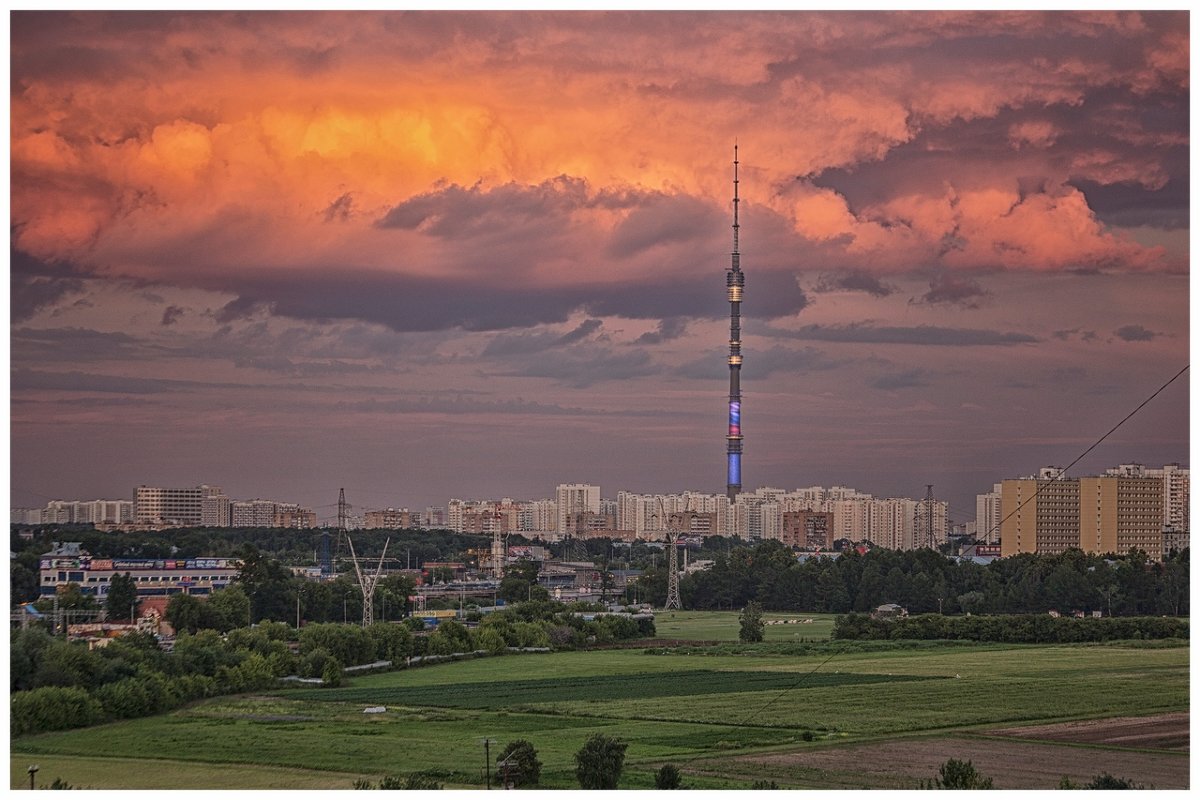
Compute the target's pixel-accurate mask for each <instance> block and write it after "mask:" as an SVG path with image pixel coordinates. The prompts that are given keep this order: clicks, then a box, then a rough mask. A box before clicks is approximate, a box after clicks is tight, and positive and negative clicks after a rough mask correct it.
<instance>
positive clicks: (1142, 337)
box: [1113, 325, 1159, 342]
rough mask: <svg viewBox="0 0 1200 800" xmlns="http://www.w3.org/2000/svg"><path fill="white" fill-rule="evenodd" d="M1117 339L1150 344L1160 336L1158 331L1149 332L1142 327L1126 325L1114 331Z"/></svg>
mask: <svg viewBox="0 0 1200 800" xmlns="http://www.w3.org/2000/svg"><path fill="white" fill-rule="evenodd" d="M1113 333H1114V334H1116V335H1117V338H1119V339H1122V340H1123V341H1126V342H1149V341H1153V340H1154V338H1155V337H1156V336H1158V335H1159V334H1158V333H1157V332H1156V331H1151V330H1147V329H1146V328H1143V327H1142V326H1141V325H1125V326H1123V327H1120V328H1117V329H1116V330H1115V331H1113Z"/></svg>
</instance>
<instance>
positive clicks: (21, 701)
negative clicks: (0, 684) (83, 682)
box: [9, 686, 104, 736]
mask: <svg viewBox="0 0 1200 800" xmlns="http://www.w3.org/2000/svg"><path fill="white" fill-rule="evenodd" d="M9 708H10V712H11V716H10V718H9V721H10V725H9V728H10V730H11V732H12V735H13V736H21V735H23V734H26V733H41V732H42V731H58V730H63V729H66V728H76V727H81V726H84V725H94V724H95V723H97V722H99V721H100V720H101V719H102V718H103V714H104V710H103V709H102V708H101V706H100V702H99V701H98V700H96V699H95V698H94V697H92V696H91V695H89V694H88V693H87V691H86V690H84V689H81V688H79V687H75V686H69V687H58V686H47V687H45V688H42V689H32V690H30V691H28V692H17V693H15V694H13V695H12V697H11V700H10V704H9Z"/></svg>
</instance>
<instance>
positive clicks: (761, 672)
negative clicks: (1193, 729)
mask: <svg viewBox="0 0 1200 800" xmlns="http://www.w3.org/2000/svg"><path fill="white" fill-rule="evenodd" d="M795 616H796V617H799V618H808V617H809V616H813V615H807V616H802V615H795ZM815 619H816V617H814V620H815ZM669 624H670V625H676V626H677V627H678V632H677V633H668V632H666V631H664V628H665V627H666V626H667V625H669ZM817 624H818V623H817V622H814V623H813V624H812V625H804V626H803V627H804V628H810V627H816V626H817ZM731 625H732V629H731V628H730V626H731ZM736 627H737V621H736V614H721V613H718V614H715V615H705V614H699V613H696V612H677V613H676V615H675V616H674V619H671V618H670V615H667V616H666V617H665V618H664V619H662V621H661V622H660V623H659V634H660V636H661V637H663V638H678V639H694V640H705V639H718V640H721V639H736ZM796 627H800V626H782V625H781V626H770V627H768V632H769V633H771V632H773V630H774V629H776V628H796ZM730 630H732V636H730V635H729V631H730ZM806 633H807V632H806ZM713 634H716V635H713ZM826 635H827V633H826ZM811 636H812V635H811V634H808V635H807V636H805V637H803V638H811ZM787 638H788V637H781V638H780V639H778V641H787ZM885 646H886V645H885ZM824 647H825V651H824V652H818V653H811V654H807V655H803V656H786V655H780V654H778V653H774V654H772V653H769V652H766V651H763V652H751V653H740V654H688V655H682V654H678V653H672V652H669V651H668V653H667V654H663V653H662V651H661V650H658V651H655V653H647V652H643V651H641V650H610V651H592V652H566V653H552V654H527V655H520V656H506V657H500V658H487V659H478V660H473V661H463V662H457V663H451V664H443V665H438V666H430V667H424V668H420V669H413V670H407V671H400V672H392V673H382V674H376V675H370V676H364V677H361V678H355V679H353V680H351V681H348V682H347V684H346V685H345V686H343V687H342V688H339V689H297V690H286V691H280V692H278V693H277V694H273V695H270V696H266V695H262V696H240V697H230V698H219V699H215V700H212V701H207V702H203V703H198V704H195V705H192V706H190V707H188V708H184V709H180V710H178V711H176V712H174V713H171V714H167V715H163V716H158V717H152V718H147V719H141V720H131V721H126V722H121V723H114V724H110V725H104V726H99V727H96V728H90V729H82V730H77V731H67V732H61V733H55V734H45V735H42V736H35V737H24V738H21V739H17V740H14V741H13V742H12V746H11V749H12V761H11V773H10V775H11V780H10V785H11V786H12V787H14V788H17V787H20V786H22V785H25V786H27V785H28V778H27V776H26V774H25V769H26V767H27V766H28V765H29V764H30V763H39V764H40V765H41V767H42V771H41V772H40V773H39V780H41V779H43V778H44V779H45V781H44V782H45V783H49V782H50V781H51V780H53V778H54V777H56V776H61V777H63V778H64V779H65V780H67V781H68V782H70V783H72V784H75V785H86V786H93V787H96V788H152V787H172V786H180V785H189V784H190V785H192V786H196V787H212V788H258V787H264V786H268V785H269V786H285V785H286V786H289V787H295V788H315V787H318V786H330V787H336V786H343V787H345V786H348V785H349V782H350V781H352V780H353V778H354V777H355V776H361V777H368V778H372V779H377V778H378V777H380V776H382V775H385V774H404V773H408V772H413V771H417V770H434V771H436V772H437V773H438V774H439V775H440V776H441V779H442V780H444V781H445V782H446V783H447V785H449V786H470V785H481V784H482V777H481V770H482V767H483V762H484V757H483V746H482V744H481V739H482V737H485V736H486V737H490V738H491V739H492V740H494V741H495V742H497V744H495V745H493V748H498V747H502V746H503V744H504V743H505V742H508V741H511V740H513V739H517V738H525V739H528V740H530V741H531V742H532V743H533V744H534V746H535V747H536V748H537V750H538V753H539V756H540V758H541V760H542V762H543V764H544V767H543V771H542V785H543V786H547V787H559V788H569V787H573V786H575V781H574V777H573V772H572V769H573V763H572V755H573V754H574V752H575V751H576V750H578V749H579V747H580V745H581V744H582V743H583V741H584V740H585V739H586V738H587V737H588V736H589V735H591V734H592V733H595V732H603V733H605V734H608V735H612V736H619V737H620V738H622V739H624V740H626V741H627V742H629V749H628V751H627V760H626V770H625V774H624V776H623V778H622V782H621V785H622V787H623V788H639V787H651V786H653V771H654V770H655V769H656V768H657V767H658V766H659V765H660V764H662V763H664V762H667V761H670V762H672V763H675V764H677V765H679V766H680V767H681V768H683V770H684V772H685V783H687V784H688V785H690V786H692V787H695V788H747V787H748V786H749V783H750V782H751V781H752V780H754V779H755V777H756V776H758V777H764V776H771V777H772V778H773V779H775V780H778V781H779V783H780V785H782V786H794V787H840V786H861V785H869V786H887V787H900V788H903V787H915V785H916V782H917V781H918V780H920V779H924V778H929V777H932V774H933V773H932V772H930V771H929V769H928V762H929V759H930V758H932V757H933V755H931V754H936V753H938V752H940V750H939V748H941V747H944V748H945V750H946V755H945V757H946V758H949V757H952V756H953V755H954V753H955V752H956V751H955V749H954V748H955V747H962V746H963V745H962V737H964V736H965V737H975V738H973V739H971V741H972V746H973V747H976V748H979V747H985V748H986V747H992V748H993V749H995V750H996V752H997V753H999V752H1001V749H1002V748H1003V747H1009V748H1010V749H1011V750H1012V752H1014V753H1016V752H1018V751H1017V750H1015V749H1013V748H1014V747H1015V745H1013V744H1012V743H1011V742H1008V743H996V742H993V741H992V740H991V739H989V738H987V737H984V736H980V734H982V733H985V732H987V731H989V730H992V729H996V728H1012V727H1015V726H1017V725H1029V724H1038V723H1043V722H1056V721H1063V720H1071V719H1092V718H1104V717H1116V716H1144V715H1149V714H1158V713H1165V712H1172V711H1186V710H1187V709H1188V649H1187V648H1186V647H1175V648H1161V649H1143V648H1139V647H1134V646H1112V645H1108V646H1054V647H1050V646H1046V647H1042V646H999V645H968V646H953V647H925V648H923V649H896V650H881V651H879V652H867V653H862V652H842V651H841V649H840V645H839V644H838V643H832V644H829V645H825V646H824ZM368 705H384V706H387V708H388V711H387V713H385V714H380V715H364V714H363V713H362V709H363V708H364V707H365V706H368ZM917 743H921V745H920V746H921V747H922V748H923V749H922V750H920V753H921V754H923V755H922V756H921V758H916V759H911V763H912V767H911V769H910V771H909V772H904V771H903V769H902V770H901V771H900V772H894V771H893V772H887V773H867V772H863V771H861V770H858V769H857V768H856V767H855V763H854V760H853V759H852V758H849V756H850V755H851V753H852V752H853V750H852V748H855V747H868V748H869V747H883V746H885V745H886V746H887V747H891V748H893V749H895V748H897V747H904V746H907V747H916V746H917ZM939 743H945V744H939ZM1021 746H1022V747H1030V748H1040V750H1039V752H1042V751H1044V752H1046V753H1048V754H1050V756H1048V757H1047V759H1045V760H1046V763H1048V764H1049V765H1050V766H1049V767H1047V769H1053V768H1056V767H1057V765H1058V764H1059V763H1062V764H1065V765H1068V766H1069V767H1070V769H1066V768H1064V770H1065V771H1064V774H1067V773H1068V772H1071V771H1074V773H1076V774H1073V775H1072V777H1074V778H1076V779H1079V778H1083V779H1084V780H1086V779H1089V778H1090V777H1092V775H1094V774H1097V773H1099V772H1101V771H1104V770H1105V769H1106V768H1107V767H1106V763H1108V756H1107V755H1106V753H1109V754H1111V753H1112V752H1116V751H1120V752H1121V753H1123V754H1124V755H1123V756H1122V757H1123V758H1124V759H1125V761H1123V762H1121V763H1122V764H1128V765H1130V766H1129V768H1130V769H1135V768H1136V767H1137V764H1139V763H1143V762H1144V763H1145V765H1146V769H1147V770H1148V771H1149V770H1150V769H1151V767H1153V769H1154V770H1155V771H1154V772H1153V773H1152V774H1154V775H1156V776H1159V777H1158V778H1157V779H1158V780H1159V781H1160V783H1159V785H1160V786H1165V785H1171V783H1170V782H1171V781H1172V780H1176V778H1175V777H1174V776H1175V772H1172V769H1175V770H1176V771H1178V769H1179V765H1181V768H1182V774H1183V775H1184V776H1185V777H1184V779H1183V780H1184V782H1185V783H1184V785H1186V771H1187V758H1188V756H1187V753H1186V750H1185V751H1182V752H1179V751H1173V752H1168V753H1165V754H1164V753H1163V752H1161V751H1154V752H1153V753H1151V752H1150V751H1148V750H1147V751H1145V752H1143V751H1142V750H1140V749H1139V748H1136V747H1125V746H1120V747H1114V748H1108V747H1107V746H1096V745H1086V746H1083V745H1078V744H1076V745H1070V744H1063V743H1059V742H1050V741H1043V742H1036V743H1032V744H1030V743H1027V742H1025V740H1021ZM1063 748H1074V750H1072V751H1071V753H1072V755H1073V756H1074V758H1073V759H1071V758H1055V757H1053V756H1054V754H1055V753H1059V752H1060V751H1063ZM1081 748H1082V749H1081ZM842 749H846V751H847V753H846V755H847V758H846V759H840V758H838V757H837V752H838V751H840V750H842ZM888 752H891V751H888ZM1004 752H1008V751H1004ZM1020 752H1021V753H1022V755H1020V757H1019V758H1020V760H1021V762H1022V763H1023V762H1024V761H1027V760H1028V757H1027V756H1026V755H1024V751H1020ZM150 753H153V754H154V755H155V758H156V759H162V760H154V761H149V763H147V760H146V759H145V757H146V756H147V754H150ZM1080 753H1083V755H1082V756H1081V755H1080ZM1089 753H1091V754H1093V755H1092V756H1089V755H1088V754H1089ZM131 755H136V756H139V759H131V758H130V756H131ZM494 755H495V753H493V756H494ZM1151 758H1153V759H1157V760H1156V761H1154V762H1153V763H1151V761H1149V760H1147V759H1151ZM1016 759H1017V756H1013V760H1014V763H1015V760H1016ZM1138 759H1143V761H1139V760H1138ZM942 760H944V758H943V759H942ZM901 761H903V759H901ZM810 762H811V763H810ZM1160 762H1161V763H1160ZM995 763H1009V762H1003V761H997V762H995ZM1093 763H1094V769H1093V770H1092V772H1091V774H1084V773H1086V772H1087V769H1090V768H1091V767H1090V766H1089V765H1091V764H1093ZM98 764H99V765H103V768H99V767H97V765H98ZM1164 765H1165V766H1164ZM934 771H936V770H934ZM293 773H294V779H293V778H289V777H288V776H289V775H293ZM1013 774H1014V775H1015V774H1016V773H1015V772H1014V773H1013ZM1022 774H1023V775H1024V777H1023V778H1022V780H1024V781H1025V782H1026V784H1028V783H1029V782H1030V781H1033V782H1035V785H1036V781H1039V780H1042V778H1043V777H1045V776H1041V775H1040V773H1039V774H1037V775H1032V776H1031V775H1030V774H1025V773H1022ZM1164 775H1165V776H1166V777H1162V776H1164ZM180 776H186V778H187V783H184V784H181V783H180V782H179V781H178V780H177V778H179V777H180ZM993 777H994V778H995V780H996V785H997V786H998V787H1004V786H1005V785H1006V784H1005V781H1004V777H1003V776H1001V775H994V776H993ZM1128 777H1130V778H1134V779H1138V775H1132V774H1131V775H1128ZM156 780H157V781H159V782H158V783H155V781H156ZM1014 780H1015V778H1014ZM1047 780H1049V779H1048V778H1047ZM277 781H291V782H286V783H278V782H277ZM322 781H325V782H324V783H323V782H322ZM1055 784H1057V776H1054V780H1053V781H1051V782H1050V783H1049V784H1048V785H1047V786H1046V787H1045V788H1053V786H1054V785H1055ZM1013 785H1016V784H1013Z"/></svg>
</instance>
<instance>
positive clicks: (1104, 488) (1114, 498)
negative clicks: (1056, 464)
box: [1000, 470, 1163, 560]
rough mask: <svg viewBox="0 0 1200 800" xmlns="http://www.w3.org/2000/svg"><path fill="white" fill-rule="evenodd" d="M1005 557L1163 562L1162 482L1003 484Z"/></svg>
mask: <svg viewBox="0 0 1200 800" xmlns="http://www.w3.org/2000/svg"><path fill="white" fill-rule="evenodd" d="M1000 506H1001V512H1002V519H1003V520H1004V521H1003V523H1002V524H1001V528H1000V554H1001V555H1002V556H1006V557H1007V556H1011V555H1015V554H1017V553H1045V554H1051V555H1057V554H1060V553H1063V552H1065V551H1066V550H1067V549H1069V548H1072V547H1077V548H1079V549H1081V550H1083V551H1084V552H1087V553H1127V552H1129V551H1130V550H1131V549H1135V548H1136V549H1138V550H1143V551H1145V552H1146V554H1147V555H1149V556H1150V558H1152V559H1155V560H1161V559H1162V552H1163V551H1162V541H1163V537H1162V518H1163V510H1162V483H1161V481H1160V480H1158V479H1155V478H1125V477H1112V476H1103V477H1088V478H1059V477H1057V473H1054V472H1053V471H1049V470H1043V472H1042V474H1041V475H1040V476H1039V477H1037V478H1018V479H1015V480H1006V481H1003V482H1002V483H1001V490H1000Z"/></svg>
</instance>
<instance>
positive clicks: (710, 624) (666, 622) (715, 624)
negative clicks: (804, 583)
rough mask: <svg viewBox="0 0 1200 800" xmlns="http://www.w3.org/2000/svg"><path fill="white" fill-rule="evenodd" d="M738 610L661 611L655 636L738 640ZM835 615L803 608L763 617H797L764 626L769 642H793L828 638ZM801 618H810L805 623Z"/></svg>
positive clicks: (765, 618) (776, 618) (770, 613)
mask: <svg viewBox="0 0 1200 800" xmlns="http://www.w3.org/2000/svg"><path fill="white" fill-rule="evenodd" d="M738 614H739V612H737V611H660V612H658V613H657V615H656V616H655V619H654V627H655V629H656V630H657V632H658V636H659V637H660V638H663V639H690V640H694V641H718V642H736V641H737V640H738V630H739V628H740V625H739V623H738ZM834 616H835V615H834V614H810V613H806V612H802V611H796V612H771V611H768V612H767V613H765V614H763V620H764V621H767V620H798V622H796V623H788V624H782V625H766V626H764V627H763V634H764V637H765V640H766V641H768V642H795V641H803V640H812V639H822V640H824V639H828V638H829V636H830V634H831V633H833V618H834ZM803 620H812V622H807V623H806V622H804V621H803Z"/></svg>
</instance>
